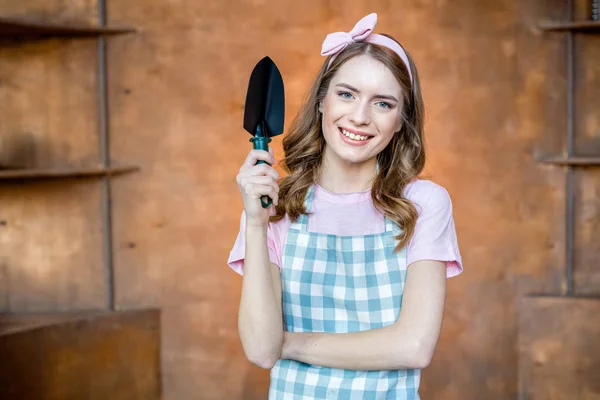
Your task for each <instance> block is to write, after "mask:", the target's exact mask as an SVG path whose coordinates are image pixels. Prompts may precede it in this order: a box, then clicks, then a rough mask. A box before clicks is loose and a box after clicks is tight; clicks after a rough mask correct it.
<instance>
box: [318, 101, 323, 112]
mask: <svg viewBox="0 0 600 400" xmlns="http://www.w3.org/2000/svg"><path fill="white" fill-rule="evenodd" d="M317 109H318V110H319V112H320V113H321V114H323V102H322V101H320V102H319V105H318V106H317Z"/></svg>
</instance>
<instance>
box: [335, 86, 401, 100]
mask: <svg viewBox="0 0 600 400" xmlns="http://www.w3.org/2000/svg"><path fill="white" fill-rule="evenodd" d="M335 87H343V88H346V89H348V90H351V91H353V92H356V93H360V90H358V89H357V88H355V87H354V86H351V85H348V84H347V83H338V84H337V85H335ZM375 98H377V99H386V100H393V101H395V102H396V103H398V99H397V98H396V97H394V96H391V95H388V94H377V95H375Z"/></svg>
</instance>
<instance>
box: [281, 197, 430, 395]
mask: <svg viewBox="0 0 600 400" xmlns="http://www.w3.org/2000/svg"><path fill="white" fill-rule="evenodd" d="M313 193H314V188H313V187H311V189H310V190H309V191H308V193H307V196H306V202H305V205H306V210H310V209H311V208H310V206H311V204H312V198H313ZM307 226H308V216H307V215H305V214H304V215H301V216H300V217H299V218H298V220H297V221H296V222H295V223H292V225H291V227H290V230H289V233H288V236H287V239H286V243H285V246H284V249H283V261H282V264H283V265H282V273H281V280H282V290H283V293H282V301H283V313H284V317H285V325H286V327H287V330H288V331H289V332H329V333H346V332H357V331H364V330H369V329H375V328H380V327H383V326H387V325H391V324H393V323H394V322H396V321H397V319H398V316H399V314H400V307H401V305H402V293H403V290H404V280H405V278H406V268H407V265H406V250H405V249H404V250H401V251H399V252H398V253H394V248H395V245H396V240H395V238H394V236H396V235H398V233H399V232H400V228H399V227H398V225H397V224H395V223H393V222H392V221H390V220H389V219H387V218H385V232H383V233H379V234H371V235H364V236H336V235H330V234H321V233H313V232H309V231H308V229H307ZM419 380H420V370H415V369H408V370H392V371H355V370H345V369H336V368H326V367H320V366H316V365H310V364H305V363H301V362H297V361H293V360H279V361H277V363H276V364H275V366H274V367H273V369H272V370H271V385H270V388H269V399H352V400H354V399H356V400H364V399H377V400H379V399H382V400H383V399H386V400H387V399H397V400H418V399H419V394H418V387H419Z"/></svg>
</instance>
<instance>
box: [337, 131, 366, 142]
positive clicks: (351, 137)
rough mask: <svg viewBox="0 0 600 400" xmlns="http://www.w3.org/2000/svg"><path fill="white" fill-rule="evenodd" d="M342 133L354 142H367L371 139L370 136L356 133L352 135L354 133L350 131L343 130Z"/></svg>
mask: <svg viewBox="0 0 600 400" xmlns="http://www.w3.org/2000/svg"><path fill="white" fill-rule="evenodd" d="M342 133H343V134H344V135H345V136H348V137H349V138H350V139H352V140H367V139H368V138H369V137H368V136H362V135H355V134H354V133H352V132H348V131H347V130H345V129H342Z"/></svg>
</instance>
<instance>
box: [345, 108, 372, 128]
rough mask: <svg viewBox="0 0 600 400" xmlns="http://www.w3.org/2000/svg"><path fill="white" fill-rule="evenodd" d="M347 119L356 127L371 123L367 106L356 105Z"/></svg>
mask: <svg viewBox="0 0 600 400" xmlns="http://www.w3.org/2000/svg"><path fill="white" fill-rule="evenodd" d="M349 119H350V121H351V122H352V123H354V124H356V125H368V124H369V123H370V122H371V115H370V109H369V105H368V104H363V103H357V104H356V105H355V107H354V108H353V109H352V112H351V113H350V115H349Z"/></svg>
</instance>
